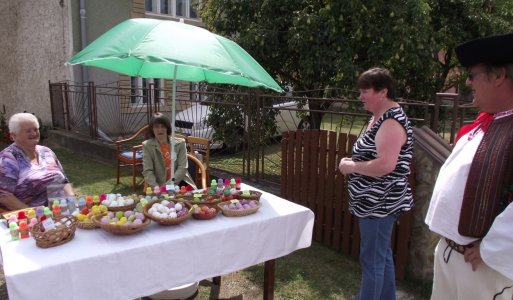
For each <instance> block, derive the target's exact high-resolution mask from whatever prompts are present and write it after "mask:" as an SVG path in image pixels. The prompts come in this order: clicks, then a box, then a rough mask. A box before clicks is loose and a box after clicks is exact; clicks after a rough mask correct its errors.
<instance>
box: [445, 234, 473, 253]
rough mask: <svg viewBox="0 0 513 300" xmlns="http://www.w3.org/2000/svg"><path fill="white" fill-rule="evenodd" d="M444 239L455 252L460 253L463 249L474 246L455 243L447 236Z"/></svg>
mask: <svg viewBox="0 0 513 300" xmlns="http://www.w3.org/2000/svg"><path fill="white" fill-rule="evenodd" d="M445 241H446V242H447V245H449V247H451V249H453V250H455V251H456V252H458V253H461V254H464V253H465V250H467V249H469V248H472V247H474V244H468V245H460V244H458V243H456V242H455V241H453V240H450V239H448V238H445Z"/></svg>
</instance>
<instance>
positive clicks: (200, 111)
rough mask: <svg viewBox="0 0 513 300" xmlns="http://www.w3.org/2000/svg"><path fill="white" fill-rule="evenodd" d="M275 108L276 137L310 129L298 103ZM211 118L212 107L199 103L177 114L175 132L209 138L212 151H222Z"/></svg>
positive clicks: (221, 142) (286, 103)
mask: <svg viewBox="0 0 513 300" xmlns="http://www.w3.org/2000/svg"><path fill="white" fill-rule="evenodd" d="M273 108H275V109H278V113H277V114H276V116H275V120H276V136H279V135H281V134H282V133H283V132H286V131H289V130H296V129H298V128H303V129H306V128H309V127H310V123H309V121H308V118H303V119H301V118H299V117H298V114H297V111H296V110H295V109H297V108H298V105H297V102H294V101H290V102H283V103H277V104H274V105H273ZM210 116H211V111H210V106H209V105H207V104H205V103H204V102H197V103H195V104H193V105H192V106H190V107H189V108H187V109H185V110H182V111H181V112H179V113H177V114H176V117H175V130H176V132H178V133H181V134H185V135H192V136H198V137H204V138H208V139H209V140H210V141H211V142H212V144H211V146H210V148H211V149H221V148H223V146H224V143H223V141H214V140H213V137H214V133H215V130H214V128H212V127H211V126H208V125H207V123H206V120H208V118H209V117H210Z"/></svg>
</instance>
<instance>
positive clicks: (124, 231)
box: [91, 214, 151, 235]
mask: <svg viewBox="0 0 513 300" xmlns="http://www.w3.org/2000/svg"><path fill="white" fill-rule="evenodd" d="M103 216H105V214H101V215H97V216H94V217H93V218H92V219H91V220H93V223H95V224H96V225H97V226H98V227H100V228H101V229H103V230H105V231H107V232H110V233H112V234H118V235H129V234H134V233H137V232H139V231H141V230H143V229H144V228H145V227H146V226H148V225H150V223H151V221H150V219H148V218H146V219H145V220H144V222H142V224H128V225H113V224H106V223H102V221H101V219H102V217H103Z"/></svg>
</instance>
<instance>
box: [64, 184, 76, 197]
mask: <svg viewBox="0 0 513 300" xmlns="http://www.w3.org/2000/svg"><path fill="white" fill-rule="evenodd" d="M62 189H63V190H64V192H65V193H66V196H75V191H74V190H73V187H72V186H71V184H70V183H66V184H65V185H64V187H63V188H62Z"/></svg>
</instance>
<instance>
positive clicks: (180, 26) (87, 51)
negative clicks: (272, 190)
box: [67, 18, 283, 170]
mask: <svg viewBox="0 0 513 300" xmlns="http://www.w3.org/2000/svg"><path fill="white" fill-rule="evenodd" d="M67 64H69V65H77V64H82V65H85V66H92V67H98V68H102V69H107V70H111V71H115V72H118V73H121V74H126V75H129V76H138V77H143V78H164V79H171V80H173V93H172V94H173V96H172V97H173V99H172V101H171V103H172V104H171V107H172V109H171V114H172V116H173V118H174V116H175V98H176V80H181V81H193V82H201V81H204V82H209V83H225V84H234V85H241V86H247V87H264V88H268V89H272V90H274V91H277V92H282V91H283V90H282V89H281V87H280V86H279V85H278V84H277V83H276V81H274V79H273V78H272V77H271V76H270V75H269V74H268V73H267V72H266V71H265V70H264V69H263V68H262V66H260V65H259V64H258V62H257V61H256V60H255V59H254V58H253V57H251V55H249V54H248V53H247V52H246V51H245V50H244V49H242V48H241V47H240V46H239V45H237V43H235V42H233V41H231V40H229V39H227V38H224V37H222V36H219V35H217V34H214V33H212V32H210V31H208V30H206V29H203V28H200V27H197V26H192V25H187V24H184V23H182V22H175V21H168V20H157V19H150V18H143V19H129V20H126V21H124V22H122V23H120V24H118V25H116V26H115V27H113V28H112V29H110V30H108V31H107V32H105V33H104V34H103V35H101V36H100V37H98V38H97V39H96V40H95V41H93V42H92V43H91V44H89V45H88V46H87V47H86V48H84V49H83V50H82V51H80V52H79V53H77V54H76V55H75V56H73V57H72V58H71V59H70V60H69V61H68V62H67ZM172 128H173V130H172V136H173V140H174V135H175V131H174V126H172ZM171 149H173V150H174V147H172V148H171ZM172 156H173V157H175V156H176V155H175V154H174V153H173V154H172ZM171 170H173V167H171Z"/></svg>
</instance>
